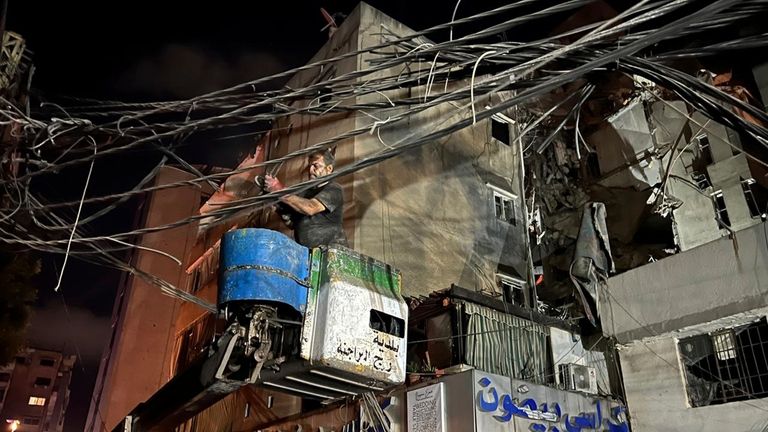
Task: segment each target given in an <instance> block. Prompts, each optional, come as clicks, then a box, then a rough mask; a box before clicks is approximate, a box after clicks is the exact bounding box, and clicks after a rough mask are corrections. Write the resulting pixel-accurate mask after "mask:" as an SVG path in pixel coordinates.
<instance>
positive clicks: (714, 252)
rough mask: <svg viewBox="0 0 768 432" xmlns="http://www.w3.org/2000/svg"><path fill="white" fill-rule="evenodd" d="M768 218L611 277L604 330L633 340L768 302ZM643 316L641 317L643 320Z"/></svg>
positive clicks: (622, 339)
mask: <svg viewBox="0 0 768 432" xmlns="http://www.w3.org/2000/svg"><path fill="white" fill-rule="evenodd" d="M766 229H768V227H766V225H765V223H761V224H759V225H755V226H752V227H750V228H747V229H745V230H743V231H739V232H737V233H736V234H735V238H734V239H733V240H731V239H730V238H721V239H719V240H717V241H714V242H711V243H707V244H705V245H703V246H699V247H697V248H694V249H692V250H689V251H686V252H682V253H679V254H677V255H673V256H670V257H667V258H665V259H663V260H660V261H656V262H654V263H649V264H646V265H644V266H642V267H638V268H635V269H633V270H630V271H628V272H626V273H622V274H620V275H618V276H614V277H612V278H610V279H609V280H608V284H607V287H606V288H603V291H602V292H601V293H600V307H601V313H600V316H601V318H602V320H603V325H602V327H603V333H605V334H606V335H610V336H616V337H617V338H618V340H619V342H622V343H624V342H629V341H632V340H637V339H640V338H643V337H649V336H655V335H658V334H662V333H666V332H669V331H673V330H678V329H680V328H683V327H686V326H691V325H696V324H699V323H702V322H708V321H712V320H715V319H718V318H722V317H727V316H730V315H734V314H737V313H740V312H744V311H748V310H751V309H755V308H758V307H762V306H764V305H766V304H768V290H766V287H768V235H766ZM638 321H639V322H640V323H638Z"/></svg>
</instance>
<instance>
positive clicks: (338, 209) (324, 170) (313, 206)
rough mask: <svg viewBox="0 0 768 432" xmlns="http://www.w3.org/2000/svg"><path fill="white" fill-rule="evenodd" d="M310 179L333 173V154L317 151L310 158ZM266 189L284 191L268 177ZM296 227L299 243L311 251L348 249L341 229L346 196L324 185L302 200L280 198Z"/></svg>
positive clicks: (335, 185) (332, 185)
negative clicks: (335, 246)
mask: <svg viewBox="0 0 768 432" xmlns="http://www.w3.org/2000/svg"><path fill="white" fill-rule="evenodd" d="M307 161H308V162H309V167H308V169H309V178H310V179H312V180H314V179H318V178H321V177H325V176H327V175H328V174H330V173H332V172H333V164H334V162H335V158H334V156H333V153H331V151H330V150H325V151H316V152H313V153H310V154H309V156H308V157H307ZM264 185H265V187H266V189H267V191H269V192H277V191H279V190H281V189H283V188H284V186H283V185H282V183H280V180H278V179H276V178H275V177H272V176H269V175H268V176H266V177H265V179H264ZM280 201H281V203H282V204H283V207H288V211H287V212H286V214H287V215H288V216H289V218H290V222H291V223H290V225H291V226H292V227H293V235H294V238H295V239H296V242H297V243H299V244H301V245H303V246H306V247H308V248H314V247H317V246H320V245H329V244H339V245H342V246H346V245H347V237H346V235H345V234H344V229H343V228H342V226H341V223H342V220H343V212H344V193H343V191H342V190H341V186H340V185H339V184H338V183H336V182H332V181H331V182H325V183H321V184H320V185H318V186H317V187H315V188H312V189H310V190H308V191H306V192H304V193H303V194H301V196H299V195H293V194H289V195H284V196H283V197H282V198H280Z"/></svg>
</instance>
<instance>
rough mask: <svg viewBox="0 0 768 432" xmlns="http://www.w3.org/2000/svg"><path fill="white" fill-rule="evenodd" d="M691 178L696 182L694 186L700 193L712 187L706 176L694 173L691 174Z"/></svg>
mask: <svg viewBox="0 0 768 432" xmlns="http://www.w3.org/2000/svg"><path fill="white" fill-rule="evenodd" d="M691 178H692V179H693V181H695V182H696V186H697V187H698V188H699V190H700V191H705V190H707V189H709V188H710V187H712V183H711V182H710V181H709V177H707V175H706V174H704V173H700V172H694V173H693V174H691Z"/></svg>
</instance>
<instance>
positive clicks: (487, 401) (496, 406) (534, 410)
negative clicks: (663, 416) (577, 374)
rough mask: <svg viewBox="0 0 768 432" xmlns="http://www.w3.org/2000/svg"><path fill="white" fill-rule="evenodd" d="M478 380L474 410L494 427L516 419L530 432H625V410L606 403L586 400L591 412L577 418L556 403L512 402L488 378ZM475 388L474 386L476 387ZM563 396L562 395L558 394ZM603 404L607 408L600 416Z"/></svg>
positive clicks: (537, 401)
mask: <svg viewBox="0 0 768 432" xmlns="http://www.w3.org/2000/svg"><path fill="white" fill-rule="evenodd" d="M476 377H480V379H479V380H478V381H477V384H478V386H479V389H478V391H477V393H476V395H475V407H476V409H477V410H478V411H479V412H480V413H488V414H489V415H491V416H492V417H493V419H494V420H495V421H496V422H498V423H508V422H510V421H512V420H513V419H514V418H517V419H519V420H521V421H525V423H529V424H530V426H529V430H530V431H532V432H582V431H599V432H629V425H628V424H627V422H626V415H625V414H626V408H625V407H624V406H622V405H616V403H613V405H615V406H613V407H611V406H610V404H609V403H608V401H603V400H600V399H593V398H587V397H586V396H585V397H584V399H586V400H590V401H591V404H592V410H591V411H587V412H579V413H578V414H577V415H573V414H571V413H568V412H565V411H564V410H563V409H562V408H561V405H560V403H558V402H553V401H547V400H537V399H536V398H535V397H526V398H524V399H522V400H520V399H519V398H514V397H513V396H512V395H511V394H510V393H511V392H509V391H504V390H503V389H502V391H501V392H500V391H499V390H498V389H497V387H496V386H495V385H494V383H493V381H492V380H491V379H490V378H489V377H488V376H483V375H480V374H478V375H476ZM476 388H477V386H476ZM559 393H564V392H559ZM603 404H606V405H608V408H607V410H606V412H603Z"/></svg>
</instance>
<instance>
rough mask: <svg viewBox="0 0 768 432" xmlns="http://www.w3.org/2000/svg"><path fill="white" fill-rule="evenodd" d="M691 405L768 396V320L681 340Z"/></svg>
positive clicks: (697, 405) (713, 403)
mask: <svg viewBox="0 0 768 432" xmlns="http://www.w3.org/2000/svg"><path fill="white" fill-rule="evenodd" d="M678 349H679V350H680V354H681V358H682V360H683V365H684V367H685V377H686V392H687V393H688V400H689V401H690V404H691V406H693V407H700V406H708V405H717V404H723V403H727V402H735V401H741V400H749V399H759V398H764V397H767V396H768V358H766V353H768V322H767V321H766V319H765V318H762V319H760V320H759V321H757V322H754V323H751V324H746V325H741V326H738V327H734V328H731V329H725V330H719V331H716V332H712V333H707V334H701V335H696V336H691V337H687V338H684V339H680V341H679V342H678Z"/></svg>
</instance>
